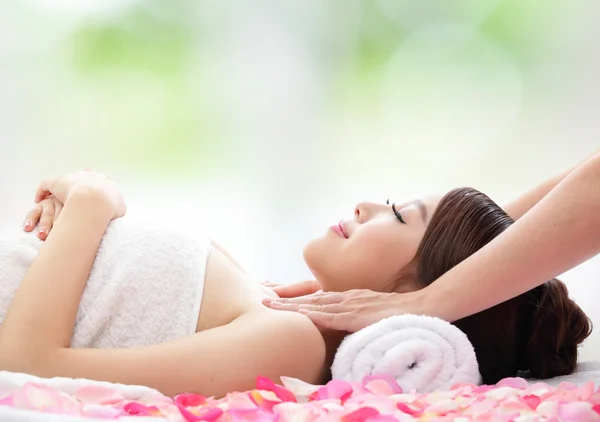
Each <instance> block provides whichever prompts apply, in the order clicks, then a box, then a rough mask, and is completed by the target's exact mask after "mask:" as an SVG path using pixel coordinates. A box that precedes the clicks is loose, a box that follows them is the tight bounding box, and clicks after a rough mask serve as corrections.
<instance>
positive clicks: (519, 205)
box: [503, 150, 600, 220]
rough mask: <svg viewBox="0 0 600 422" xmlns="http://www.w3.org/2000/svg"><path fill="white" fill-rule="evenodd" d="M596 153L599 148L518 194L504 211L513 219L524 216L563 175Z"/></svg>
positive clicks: (560, 180) (566, 174)
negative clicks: (579, 161) (566, 168)
mask: <svg viewBox="0 0 600 422" xmlns="http://www.w3.org/2000/svg"><path fill="white" fill-rule="evenodd" d="M597 153H600V150H598V151H596V152H595V153H594V154H592V155H590V156H589V157H587V158H586V159H585V160H583V161H582V162H581V163H578V164H577V165H576V166H574V167H571V168H570V169H568V170H567V171H565V172H563V173H561V174H558V175H556V176H554V177H552V178H550V179H548V180H546V181H544V182H543V183H542V184H540V185H538V186H536V187H535V188H533V189H532V190H530V191H528V192H526V193H525V194H523V195H521V196H519V197H518V198H517V199H515V200H514V201H512V202H510V203H509V204H507V205H506V206H504V207H503V208H504V211H506V213H507V214H508V215H510V216H511V217H512V218H513V219H514V220H518V219H519V218H521V217H522V216H524V215H525V214H526V213H527V212H528V211H529V210H530V209H532V208H533V207H534V206H535V205H536V204H537V203H538V202H540V201H541V200H542V198H544V197H545V196H546V195H548V193H549V192H550V191H551V190H552V189H554V188H555V187H556V186H557V185H558V184H559V183H560V182H562V181H563V180H564V179H565V177H567V176H568V175H569V174H571V173H572V172H573V171H575V169H577V168H578V167H579V166H581V165H582V164H583V163H585V162H586V161H588V160H589V159H591V158H592V157H593V156H594V155H596V154H597Z"/></svg>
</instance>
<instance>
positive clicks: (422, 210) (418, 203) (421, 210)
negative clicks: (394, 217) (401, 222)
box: [407, 199, 427, 223]
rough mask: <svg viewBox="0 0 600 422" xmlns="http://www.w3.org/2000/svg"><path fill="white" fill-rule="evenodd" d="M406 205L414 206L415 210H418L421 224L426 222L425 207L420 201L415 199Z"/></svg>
mask: <svg viewBox="0 0 600 422" xmlns="http://www.w3.org/2000/svg"><path fill="white" fill-rule="evenodd" d="M408 204H415V205H416V206H417V208H419V211H420V212H421V219H423V222H424V223H426V222H427V207H426V206H425V204H424V203H423V201H421V200H420V199H415V200H414V201H411V202H409V203H408ZM408 204H407V205H408Z"/></svg>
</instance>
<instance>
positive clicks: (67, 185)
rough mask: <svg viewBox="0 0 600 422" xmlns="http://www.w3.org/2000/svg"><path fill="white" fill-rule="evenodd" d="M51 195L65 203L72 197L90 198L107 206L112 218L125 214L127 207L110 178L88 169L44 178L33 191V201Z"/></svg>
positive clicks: (37, 201) (39, 201) (41, 199)
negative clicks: (52, 177) (54, 177)
mask: <svg viewBox="0 0 600 422" xmlns="http://www.w3.org/2000/svg"><path fill="white" fill-rule="evenodd" d="M51 195H52V196H54V197H55V198H56V199H57V200H58V201H60V202H61V203H62V204H67V202H68V201H69V200H70V199H71V198H73V197H82V196H84V197H88V198H92V199H93V200H95V201H98V204H99V205H100V204H103V205H106V206H107V207H108V208H107V212H109V213H110V217H111V219H112V220H114V219H116V218H119V217H122V216H123V215H125V211H126V208H127V207H126V205H125V201H124V200H123V197H122V196H121V194H120V193H119V190H118V189H117V185H116V184H115V183H114V182H113V181H112V180H110V179H109V178H108V177H107V176H105V175H103V174H101V173H96V172H93V171H88V170H84V171H79V172H76V173H70V174H67V175H65V176H61V177H58V178H56V179H48V180H44V181H43V182H42V183H40V186H39V187H38V189H37V191H36V193H35V202H36V203H37V204H39V203H41V202H42V201H43V200H45V199H46V198H48V197H49V196H51Z"/></svg>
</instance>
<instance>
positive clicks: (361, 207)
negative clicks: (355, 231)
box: [354, 202, 384, 223]
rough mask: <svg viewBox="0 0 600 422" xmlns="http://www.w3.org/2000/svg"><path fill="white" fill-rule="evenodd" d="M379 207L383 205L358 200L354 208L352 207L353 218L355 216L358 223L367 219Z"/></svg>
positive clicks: (371, 216)
mask: <svg viewBox="0 0 600 422" xmlns="http://www.w3.org/2000/svg"><path fill="white" fill-rule="evenodd" d="M381 207H384V206H383V205H381V204H376V203H374V202H359V203H358V204H356V208H354V218H356V220H357V221H358V222H359V223H364V222H365V221H369V219H371V218H373V216H374V215H375V214H376V213H377V211H379V210H380V208H381Z"/></svg>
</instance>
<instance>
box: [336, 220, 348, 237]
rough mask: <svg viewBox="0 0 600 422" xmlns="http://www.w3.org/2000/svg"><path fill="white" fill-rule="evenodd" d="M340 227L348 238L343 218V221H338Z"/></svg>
mask: <svg viewBox="0 0 600 422" xmlns="http://www.w3.org/2000/svg"><path fill="white" fill-rule="evenodd" d="M338 227H339V228H340V231H341V232H342V234H343V235H344V237H345V238H346V239H348V233H347V232H346V228H345V227H344V220H341V221H340V222H339V223H338Z"/></svg>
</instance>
